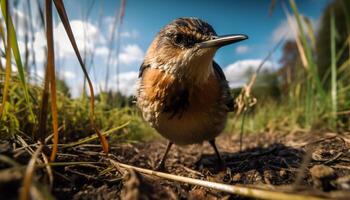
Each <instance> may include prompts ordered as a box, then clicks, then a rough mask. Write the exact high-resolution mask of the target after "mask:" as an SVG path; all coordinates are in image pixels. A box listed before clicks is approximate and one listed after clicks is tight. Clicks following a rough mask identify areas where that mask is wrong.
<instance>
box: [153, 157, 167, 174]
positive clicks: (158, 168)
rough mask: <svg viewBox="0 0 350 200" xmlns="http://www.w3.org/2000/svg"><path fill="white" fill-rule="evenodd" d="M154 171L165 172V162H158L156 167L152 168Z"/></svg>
mask: <svg viewBox="0 0 350 200" xmlns="http://www.w3.org/2000/svg"><path fill="white" fill-rule="evenodd" d="M154 170H155V171H159V172H164V171H165V162H163V160H161V161H159V162H158V164H157V166H156V167H155V168H154Z"/></svg>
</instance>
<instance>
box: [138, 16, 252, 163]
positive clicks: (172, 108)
mask: <svg viewBox="0 0 350 200" xmlns="http://www.w3.org/2000/svg"><path fill="white" fill-rule="evenodd" d="M247 38H248V37H247V36H246V35H242V34H234V35H225V36H217V34H216V32H215V31H214V29H213V28H212V26H211V25H209V24H208V23H207V22H205V21H203V20H201V19H198V18H194V17H188V18H178V19H175V20H174V21H172V22H170V23H169V24H168V25H166V26H165V27H164V28H162V29H161V30H160V31H159V33H158V34H157V36H156V37H155V39H154V40H153V42H152V43H151V45H150V47H149V48H148V50H147V53H146V55H145V58H144V61H143V63H142V65H141V67H140V71H139V83H138V89H137V95H136V97H137V106H138V107H139V108H140V110H141V112H142V115H143V118H144V119H145V120H146V121H147V122H149V123H150V125H151V126H152V127H153V128H155V129H156V130H157V131H158V132H159V133H160V134H161V135H162V136H164V137H165V138H167V139H168V141H169V142H168V146H167V148H166V150H165V153H164V155H163V157H162V159H161V161H160V162H159V164H158V166H157V167H156V169H157V170H163V169H164V166H165V160H166V157H167V154H168V152H169V150H170V148H171V146H172V144H173V143H175V144H177V145H187V144H194V143H201V142H203V141H209V143H210V144H211V146H212V147H213V148H214V150H215V153H216V155H217V157H218V161H219V162H220V163H221V164H222V163H223V160H222V159H221V156H220V153H219V151H218V149H217V148H216V145H215V137H216V136H218V135H219V134H220V132H221V131H222V130H223V129H224V127H225V124H226V120H227V113H228V112H230V111H233V109H234V101H233V98H232V96H231V94H230V91H229V86H228V82H227V80H226V78H225V75H224V73H223V71H222V69H221V68H220V66H219V65H218V64H217V63H216V62H215V61H214V60H213V58H214V55H215V53H216V51H217V50H218V49H219V48H220V47H222V46H225V45H228V44H232V43H235V42H238V41H242V40H245V39H247Z"/></svg>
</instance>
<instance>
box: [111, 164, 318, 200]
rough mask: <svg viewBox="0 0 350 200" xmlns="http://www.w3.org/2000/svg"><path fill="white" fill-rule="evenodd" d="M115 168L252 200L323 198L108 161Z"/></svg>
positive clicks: (315, 199)
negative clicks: (224, 182)
mask: <svg viewBox="0 0 350 200" xmlns="http://www.w3.org/2000/svg"><path fill="white" fill-rule="evenodd" d="M108 160H109V161H110V162H111V164H112V165H113V166H115V167H116V168H120V167H122V168H126V169H132V170H135V171H137V172H140V173H143V174H147V175H152V176H156V177H160V178H165V179H168V180H173V181H178V182H182V183H187V184H192V185H197V186H202V187H206V188H210V189H214V190H219V191H222V192H227V193H230V194H236V195H242V196H247V197H252V198H259V199H284V200H298V199H299V200H321V199H323V198H320V197H315V196H307V195H298V194H288V193H283V192H274V191H268V190H262V189H257V188H248V187H243V186H235V185H228V184H223V183H216V182H210V181H204V180H199V179H194V178H188V177H184V176H178V175H173V174H167V173H163V172H157V171H153V170H149V169H144V168H139V167H135V166H131V165H126V164H123V163H120V162H117V161H115V160H112V159H110V158H109V159H108Z"/></svg>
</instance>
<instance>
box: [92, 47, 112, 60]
mask: <svg viewBox="0 0 350 200" xmlns="http://www.w3.org/2000/svg"><path fill="white" fill-rule="evenodd" d="M108 52H109V49H108V48H107V47H105V46H102V47H97V48H96V49H95V55H97V56H101V57H105V56H107V55H108Z"/></svg>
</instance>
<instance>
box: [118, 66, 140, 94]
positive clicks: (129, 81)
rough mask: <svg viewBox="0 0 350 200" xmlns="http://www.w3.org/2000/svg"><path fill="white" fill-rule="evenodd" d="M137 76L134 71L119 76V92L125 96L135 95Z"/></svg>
mask: <svg viewBox="0 0 350 200" xmlns="http://www.w3.org/2000/svg"><path fill="white" fill-rule="evenodd" d="M138 75H139V73H138V72H136V71H130V72H125V73H121V74H119V90H120V92H121V93H122V94H124V95H127V96H130V95H135V94H136V87H137V85H136V84H137V81H138Z"/></svg>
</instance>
